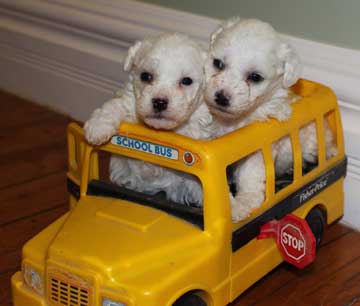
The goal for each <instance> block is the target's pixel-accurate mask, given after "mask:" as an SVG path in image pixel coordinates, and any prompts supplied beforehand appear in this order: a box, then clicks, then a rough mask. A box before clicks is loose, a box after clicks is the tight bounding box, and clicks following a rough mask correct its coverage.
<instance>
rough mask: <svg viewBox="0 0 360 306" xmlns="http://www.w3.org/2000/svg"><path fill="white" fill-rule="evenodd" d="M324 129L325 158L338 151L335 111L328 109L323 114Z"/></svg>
mask: <svg viewBox="0 0 360 306" xmlns="http://www.w3.org/2000/svg"><path fill="white" fill-rule="evenodd" d="M324 131H325V145H326V148H325V149H326V159H330V158H331V157H333V156H335V155H336V154H337V152H338V150H337V148H338V145H337V134H336V131H337V129H336V118H335V111H330V112H328V113H327V114H325V116H324Z"/></svg>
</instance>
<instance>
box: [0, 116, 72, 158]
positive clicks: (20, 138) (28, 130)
mask: <svg viewBox="0 0 360 306" xmlns="http://www.w3.org/2000/svg"><path fill="white" fill-rule="evenodd" d="M69 121H70V120H69V118H66V117H63V116H57V117H54V118H50V119H47V120H43V121H39V122H36V124H33V125H29V126H22V127H18V128H14V129H10V130H1V129H0V144H1V151H0V157H1V159H6V158H7V157H8V156H9V155H12V154H14V153H19V152H24V151H27V150H29V149H32V150H34V149H36V148H38V147H43V146H46V145H49V144H53V143H58V142H59V141H63V142H64V144H65V143H66V126H67V124H68V123H69ZM24 157H25V156H24Z"/></svg>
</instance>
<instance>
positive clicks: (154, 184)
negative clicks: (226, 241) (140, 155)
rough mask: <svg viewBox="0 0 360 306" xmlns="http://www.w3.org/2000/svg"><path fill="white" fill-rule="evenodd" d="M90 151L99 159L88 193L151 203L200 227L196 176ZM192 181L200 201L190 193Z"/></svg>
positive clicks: (105, 152)
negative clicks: (96, 171) (97, 169)
mask: <svg viewBox="0 0 360 306" xmlns="http://www.w3.org/2000/svg"><path fill="white" fill-rule="evenodd" d="M92 154H96V155H97V158H98V160H99V177H98V179H91V180H90V181H89V183H88V188H87V194H88V195H91V196H103V197H112V198H118V199H122V200H126V201H130V202H133V203H136V204H141V205H145V206H150V207H153V208H156V209H160V210H162V211H165V212H167V213H169V214H171V215H174V216H176V217H179V218H182V219H184V220H186V221H188V222H191V223H193V224H195V225H198V226H199V227H201V228H202V227H203V209H202V187H201V183H200V180H199V179H198V178H197V177H196V176H194V175H192V174H189V173H185V172H183V171H179V170H174V169H169V168H166V167H163V166H160V165H155V164H152V163H150V162H145V161H143V160H140V159H136V158H130V157H125V156H121V155H118V154H111V153H109V152H107V151H102V150H99V151H94V152H93V153H92ZM194 185H196V186H198V188H199V190H197V192H200V196H201V199H200V202H199V201H195V200H194V198H192V197H191V196H190V197H189V192H190V193H191V191H189V188H192V187H190V186H194Z"/></svg>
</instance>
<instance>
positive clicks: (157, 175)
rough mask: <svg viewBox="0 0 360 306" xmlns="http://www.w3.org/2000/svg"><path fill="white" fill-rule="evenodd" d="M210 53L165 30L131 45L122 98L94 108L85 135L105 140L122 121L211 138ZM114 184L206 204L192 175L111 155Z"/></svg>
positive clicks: (119, 97)
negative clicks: (206, 64) (206, 71)
mask: <svg viewBox="0 0 360 306" xmlns="http://www.w3.org/2000/svg"><path fill="white" fill-rule="evenodd" d="M205 57H206V54H205V52H204V51H203V50H202V49H201V48H200V47H199V46H198V45H197V44H196V43H195V42H193V41H192V40H190V39H189V38H188V37H187V36H184V35H181V34H164V35H160V36H158V37H155V38H150V39H145V40H144V41H141V42H137V43H136V44H135V45H134V46H133V47H131V48H130V49H129V52H128V56H127V58H126V60H125V65H124V69H125V70H126V71H129V72H130V77H129V82H128V83H127V84H126V86H125V88H124V89H123V90H122V91H120V92H119V93H118V94H117V96H116V97H115V98H114V99H112V100H110V101H108V102H106V103H105V104H104V105H103V106H102V107H101V108H99V109H97V110H95V111H94V112H93V114H92V116H91V118H90V119H89V120H88V121H87V122H86V123H85V126H84V130H85V137H86V139H87V140H88V141H89V142H90V143H92V144H102V143H104V142H106V141H108V140H109V138H110V137H111V136H113V135H115V134H116V133H117V130H118V127H119V125H120V123H121V122H123V121H127V122H137V123H141V124H145V125H147V126H149V127H151V128H154V129H162V130H172V131H174V132H176V133H179V134H182V135H185V136H188V137H192V138H195V139H206V138H209V137H210V136H211V133H212V130H211V126H212V116H211V114H210V113H209V111H208V108H207V106H206V104H205V103H204V100H203V86H204V71H203V66H204V60H205ZM110 179H111V181H112V182H114V183H116V184H118V185H121V186H125V187H128V188H130V189H133V190H137V191H140V192H146V193H150V194H155V193H157V192H159V191H166V193H167V196H168V198H170V199H171V200H173V201H176V202H180V203H185V204H187V203H196V204H198V205H200V204H201V201H202V191H201V186H200V183H199V182H198V181H197V180H195V179H194V178H192V177H190V175H186V174H182V173H179V172H177V171H172V170H170V169H165V168H163V167H159V166H156V165H153V164H150V163H145V162H142V161H139V160H132V159H128V158H124V157H120V156H112V158H111V162H110Z"/></svg>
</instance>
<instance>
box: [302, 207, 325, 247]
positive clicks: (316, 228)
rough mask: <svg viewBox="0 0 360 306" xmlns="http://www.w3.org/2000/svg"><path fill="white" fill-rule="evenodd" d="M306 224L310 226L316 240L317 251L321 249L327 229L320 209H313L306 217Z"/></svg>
mask: <svg viewBox="0 0 360 306" xmlns="http://www.w3.org/2000/svg"><path fill="white" fill-rule="evenodd" d="M305 220H306V222H307V223H308V224H309V226H310V229H311V231H312V232H313V234H314V236H315V240H316V249H318V248H319V247H320V244H321V240H322V237H323V234H324V229H325V217H324V214H323V212H322V211H321V209H320V208H319V207H315V208H313V209H312V210H311V211H310V212H309V213H308V215H307V216H306V219H305Z"/></svg>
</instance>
